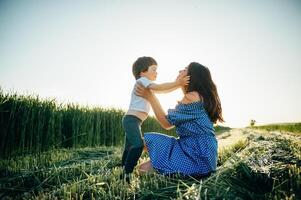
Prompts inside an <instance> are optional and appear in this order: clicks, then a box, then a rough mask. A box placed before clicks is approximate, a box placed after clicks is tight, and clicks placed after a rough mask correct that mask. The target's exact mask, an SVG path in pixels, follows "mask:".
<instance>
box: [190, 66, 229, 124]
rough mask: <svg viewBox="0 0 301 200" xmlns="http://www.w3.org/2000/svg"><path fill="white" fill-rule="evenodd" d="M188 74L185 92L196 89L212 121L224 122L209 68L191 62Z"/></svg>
mask: <svg viewBox="0 0 301 200" xmlns="http://www.w3.org/2000/svg"><path fill="white" fill-rule="evenodd" d="M188 76H190V81H189V85H188V86H187V88H186V92H192V91H196V92H198V94H199V95H200V97H203V101H204V107H205V109H206V111H207V113H208V115H209V118H210V120H211V121H212V122H213V123H216V122H217V121H220V122H224V119H223V116H222V107H221V102H220V99H219V96H218V93H217V89H216V86H215V84H214V82H213V81H212V78H211V73H210V71H209V69H208V68H207V67H205V66H203V65H201V64H199V63H196V62H192V63H190V64H189V65H188Z"/></svg>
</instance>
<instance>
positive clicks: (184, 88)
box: [177, 67, 188, 93]
mask: <svg viewBox="0 0 301 200" xmlns="http://www.w3.org/2000/svg"><path fill="white" fill-rule="evenodd" d="M187 75H188V67H185V68H184V69H182V70H180V71H179V75H178V77H177V79H178V78H180V77H184V76H187ZM187 87H188V86H187V85H186V86H182V91H183V93H186V90H187Z"/></svg>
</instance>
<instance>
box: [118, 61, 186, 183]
mask: <svg viewBox="0 0 301 200" xmlns="http://www.w3.org/2000/svg"><path fill="white" fill-rule="evenodd" d="M133 75H134V77H135V79H136V82H140V83H141V84H142V85H143V86H144V87H146V88H149V89H151V90H153V91H154V92H170V91H172V90H175V89H177V88H180V87H181V86H184V85H187V84H188V82H189V77H188V76H186V77H183V78H180V79H177V80H176V81H174V82H169V83H162V84H155V83H153V82H152V81H155V80H156V78H157V62H156V61H155V60H154V59H153V58H152V57H140V58H138V59H137V60H136V61H135V62H134V64H133ZM134 90H135V89H133V91H132V96H131V102H130V106H129V109H128V111H127V113H126V114H125V116H124V117H123V119H122V125H123V128H124V130H125V135H126V139H125V147H124V151H123V155H122V161H121V165H122V167H123V168H124V172H123V175H122V177H125V179H126V181H127V182H128V183H129V182H130V174H131V173H132V172H133V170H134V167H135V166H136V165H137V161H138V160H139V158H140V156H141V153H142V151H143V147H144V143H143V140H142V134H141V125H142V123H143V121H144V120H145V119H146V118H147V116H148V113H149V111H150V104H149V102H148V101H147V100H146V99H144V98H142V97H139V96H137V95H135V91H134Z"/></svg>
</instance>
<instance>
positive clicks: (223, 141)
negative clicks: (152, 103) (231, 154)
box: [216, 128, 250, 149]
mask: <svg viewBox="0 0 301 200" xmlns="http://www.w3.org/2000/svg"><path fill="white" fill-rule="evenodd" d="M249 133H250V131H248V130H247V129H238V128H235V129H231V130H230V131H227V132H224V133H222V134H220V135H218V136H216V138H217V140H218V148H220V149H223V148H227V147H230V146H232V145H233V144H235V143H236V142H237V141H239V140H243V139H246V138H247V137H248V135H249Z"/></svg>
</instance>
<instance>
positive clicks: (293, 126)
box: [252, 123, 301, 135]
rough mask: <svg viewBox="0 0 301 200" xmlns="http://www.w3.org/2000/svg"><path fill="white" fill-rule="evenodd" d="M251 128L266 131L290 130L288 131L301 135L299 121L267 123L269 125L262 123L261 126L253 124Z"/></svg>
mask: <svg viewBox="0 0 301 200" xmlns="http://www.w3.org/2000/svg"><path fill="white" fill-rule="evenodd" d="M252 128H254V129H261V130H267V131H282V132H290V133H295V134H300V135H301V123H282V124H269V125H262V126H254V127H252Z"/></svg>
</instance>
